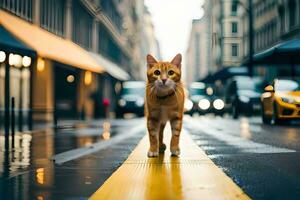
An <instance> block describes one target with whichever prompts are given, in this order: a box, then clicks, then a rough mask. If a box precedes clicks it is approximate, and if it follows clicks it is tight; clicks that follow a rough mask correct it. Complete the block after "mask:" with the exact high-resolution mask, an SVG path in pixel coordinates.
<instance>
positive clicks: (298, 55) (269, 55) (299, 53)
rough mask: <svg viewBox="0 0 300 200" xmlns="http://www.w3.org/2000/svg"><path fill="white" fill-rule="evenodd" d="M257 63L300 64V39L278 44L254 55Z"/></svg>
mask: <svg viewBox="0 0 300 200" xmlns="http://www.w3.org/2000/svg"><path fill="white" fill-rule="evenodd" d="M253 61H254V63H256V64H290V63H294V64H296V63H297V64H300V39H294V40H290V41H287V42H282V43H280V44H277V45H275V46H273V47H271V48H269V49H267V50H264V51H262V52H260V53H257V54H255V55H254V56H253Z"/></svg>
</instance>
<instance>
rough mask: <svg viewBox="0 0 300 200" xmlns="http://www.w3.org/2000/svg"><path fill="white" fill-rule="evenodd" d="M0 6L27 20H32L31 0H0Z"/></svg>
mask: <svg viewBox="0 0 300 200" xmlns="http://www.w3.org/2000/svg"><path fill="white" fill-rule="evenodd" d="M0 8H2V9H4V10H6V11H9V12H11V13H13V14H15V15H17V16H19V17H21V18H23V19H25V20H27V21H30V22H31V21H32V10H33V9H32V8H33V6H32V0H1V1H0Z"/></svg>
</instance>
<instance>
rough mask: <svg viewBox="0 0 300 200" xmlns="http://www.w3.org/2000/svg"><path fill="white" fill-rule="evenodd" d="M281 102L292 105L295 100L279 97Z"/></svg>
mask: <svg viewBox="0 0 300 200" xmlns="http://www.w3.org/2000/svg"><path fill="white" fill-rule="evenodd" d="M281 100H282V101H283V102H285V103H294V102H295V99H292V98H287V97H281Z"/></svg>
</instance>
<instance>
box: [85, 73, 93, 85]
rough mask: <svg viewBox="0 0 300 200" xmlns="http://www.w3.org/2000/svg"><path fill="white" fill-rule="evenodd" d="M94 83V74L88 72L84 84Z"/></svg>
mask: <svg viewBox="0 0 300 200" xmlns="http://www.w3.org/2000/svg"><path fill="white" fill-rule="evenodd" d="M91 83H92V72H90V71H86V72H85V74H84V84H85V85H90V84H91Z"/></svg>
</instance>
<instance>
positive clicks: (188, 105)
mask: <svg viewBox="0 0 300 200" xmlns="http://www.w3.org/2000/svg"><path fill="white" fill-rule="evenodd" d="M184 108H185V110H186V111H190V110H191V109H192V108H193V102H192V101H191V100H189V99H186V100H185V101H184Z"/></svg>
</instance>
